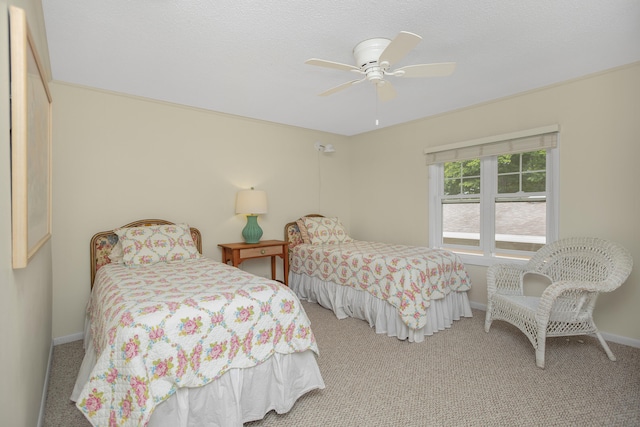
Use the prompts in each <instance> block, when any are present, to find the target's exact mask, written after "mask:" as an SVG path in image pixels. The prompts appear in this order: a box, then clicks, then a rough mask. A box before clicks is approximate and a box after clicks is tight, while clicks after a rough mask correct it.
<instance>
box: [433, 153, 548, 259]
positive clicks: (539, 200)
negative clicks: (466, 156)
mask: <svg viewBox="0 0 640 427" xmlns="http://www.w3.org/2000/svg"><path fill="white" fill-rule="evenodd" d="M481 167H482V159H479V158H478V159H472V160H465V161H459V162H446V163H444V197H443V199H442V221H443V224H442V231H443V241H444V243H445V244H451V245H462V246H470V247H478V246H480V230H481V224H480V211H481V209H480V204H481V200H482V199H481V196H480V195H481V190H483V191H489V190H490V189H489V188H487V189H486V190H485V189H483V188H482V185H489V184H490V183H483V182H481ZM496 172H497V173H496V176H495V178H494V179H495V180H496V181H494V182H496V183H495V184H494V183H491V184H492V185H491V186H490V187H492V186H493V185H495V186H496V187H497V192H496V193H495V194H493V195H492V198H493V200H494V202H495V205H494V206H495V210H494V212H493V218H492V220H493V221H494V229H495V236H494V239H495V248H496V249H497V250H499V249H504V250H516V251H535V250H537V249H539V248H540V247H541V246H542V245H544V243H545V242H546V151H545V150H538V151H532V152H527V153H517V154H505V155H501V156H497V171H496Z"/></svg>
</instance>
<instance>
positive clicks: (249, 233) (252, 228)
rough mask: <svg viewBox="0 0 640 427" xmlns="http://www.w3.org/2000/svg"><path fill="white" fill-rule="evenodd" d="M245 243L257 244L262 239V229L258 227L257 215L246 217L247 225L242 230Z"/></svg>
mask: <svg viewBox="0 0 640 427" xmlns="http://www.w3.org/2000/svg"><path fill="white" fill-rule="evenodd" d="M242 237H244V241H245V242H246V243H258V242H259V241H260V238H261V237H262V228H260V226H259V225H258V215H247V225H245V226H244V228H243V229H242Z"/></svg>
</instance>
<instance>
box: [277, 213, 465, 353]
mask: <svg viewBox="0 0 640 427" xmlns="http://www.w3.org/2000/svg"><path fill="white" fill-rule="evenodd" d="M284 235H285V240H287V241H288V242H289V250H290V253H289V254H290V260H289V266H290V272H289V286H290V287H291V289H292V290H293V291H294V292H295V293H296V294H297V295H298V297H299V298H300V299H304V300H308V301H311V302H316V303H319V304H320V305H322V306H324V307H326V308H329V309H331V310H333V312H334V313H335V314H336V316H337V317H338V318H340V319H342V318H345V317H355V318H358V319H362V320H366V321H368V322H369V324H370V325H371V326H372V327H375V330H376V332H377V333H380V334H387V335H388V336H391V337H397V338H399V339H402V340H405V339H406V340H408V341H410V342H422V341H424V337H425V336H428V335H432V334H433V333H435V332H438V331H440V330H443V329H445V328H449V327H450V326H451V325H452V323H453V321H454V320H458V319H460V318H461V317H471V316H472V313H471V306H470V304H469V299H468V297H467V292H466V291H468V290H469V289H470V287H471V282H470V280H469V276H468V274H467V271H466V270H465V267H464V265H463V263H462V261H461V260H460V258H459V257H458V256H457V255H456V254H454V253H452V252H449V251H444V250H438V249H429V248H424V247H415V246H403V245H390V244H383V243H376V242H366V241H358V240H354V239H352V238H351V237H350V236H349V235H348V233H347V231H346V230H345V229H344V227H343V226H342V224H341V222H340V220H339V219H337V218H325V217H323V216H321V215H317V214H310V215H307V216H305V217H302V218H300V219H298V220H296V221H292V222H290V223H288V224H286V225H285V229H284Z"/></svg>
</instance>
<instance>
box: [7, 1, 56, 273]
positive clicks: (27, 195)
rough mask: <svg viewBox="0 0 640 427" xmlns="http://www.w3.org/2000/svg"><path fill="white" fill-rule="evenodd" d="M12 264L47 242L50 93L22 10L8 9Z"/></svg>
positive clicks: (17, 264)
mask: <svg viewBox="0 0 640 427" xmlns="http://www.w3.org/2000/svg"><path fill="white" fill-rule="evenodd" d="M9 26H10V38H11V42H10V51H11V54H10V61H11V227H12V230H11V231H12V236H11V237H12V266H13V268H14V269H19V268H25V267H26V266H27V264H28V263H29V261H30V260H31V259H32V257H33V256H34V255H35V254H36V252H38V250H39V249H40V248H42V246H43V245H44V244H45V243H46V242H47V241H48V240H49V239H50V238H51V176H52V175H51V166H52V163H51V120H52V117H51V111H52V109H51V104H52V98H51V92H50V91H49V86H48V85H47V79H46V77H45V76H46V73H45V72H44V69H43V67H42V63H41V61H40V57H39V56H38V52H37V49H36V45H35V43H34V40H33V37H32V35H31V32H30V31H29V26H28V25H27V19H26V15H25V12H24V10H22V9H20V8H17V7H15V6H10V7H9Z"/></svg>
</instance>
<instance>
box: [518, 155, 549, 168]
mask: <svg viewBox="0 0 640 427" xmlns="http://www.w3.org/2000/svg"><path fill="white" fill-rule="evenodd" d="M546 166H547V152H546V151H544V150H539V151H531V152H529V153H523V154H522V171H523V172H526V171H543V170H546Z"/></svg>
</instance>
